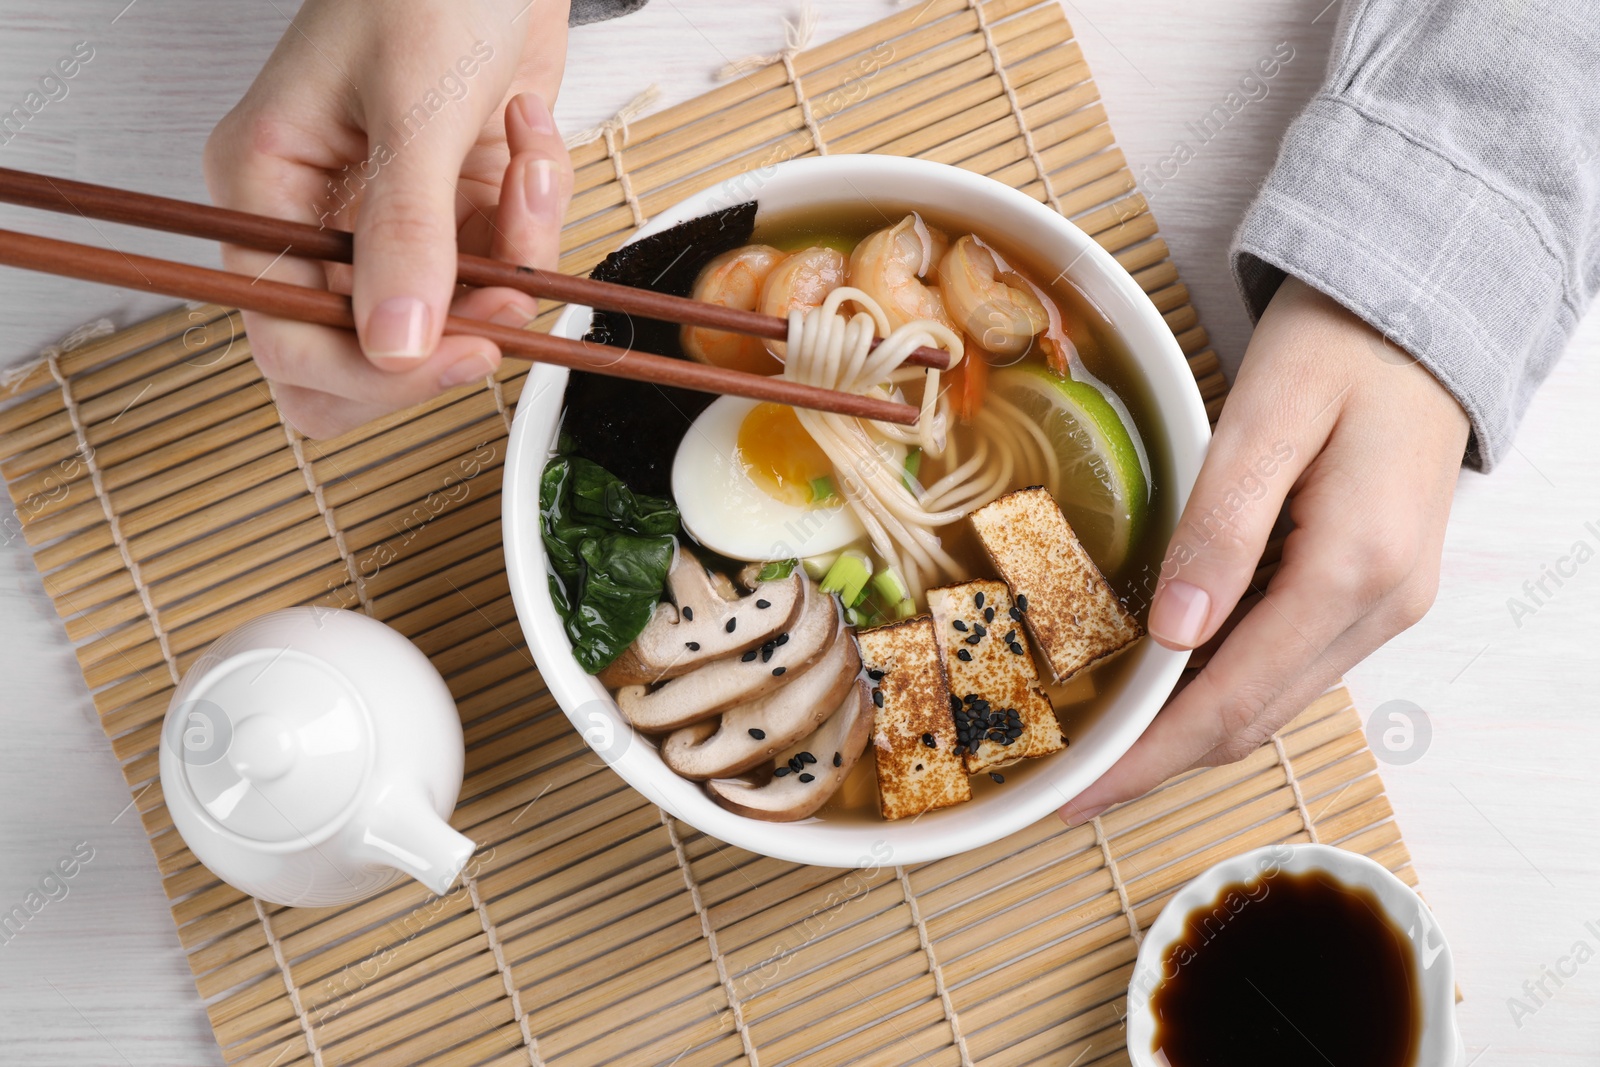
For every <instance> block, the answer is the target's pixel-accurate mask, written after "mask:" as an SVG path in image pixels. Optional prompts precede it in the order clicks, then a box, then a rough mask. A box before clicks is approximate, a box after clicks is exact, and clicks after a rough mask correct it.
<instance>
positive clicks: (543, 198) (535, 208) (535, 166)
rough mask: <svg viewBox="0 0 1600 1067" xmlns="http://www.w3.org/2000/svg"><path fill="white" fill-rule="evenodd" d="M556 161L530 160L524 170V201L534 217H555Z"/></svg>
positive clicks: (556, 207)
mask: <svg viewBox="0 0 1600 1067" xmlns="http://www.w3.org/2000/svg"><path fill="white" fill-rule="evenodd" d="M556 190H557V185H556V161H555V160H553V159H530V160H528V162H527V163H526V164H525V165H524V166H523V168H522V199H523V200H524V201H526V202H527V205H528V211H529V212H530V213H531V214H534V215H545V216H550V215H554V214H555V213H556V211H557V209H558V207H559V205H558V204H557V202H556V201H557V192H556Z"/></svg>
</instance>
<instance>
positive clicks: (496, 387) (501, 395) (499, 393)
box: [486, 374, 513, 435]
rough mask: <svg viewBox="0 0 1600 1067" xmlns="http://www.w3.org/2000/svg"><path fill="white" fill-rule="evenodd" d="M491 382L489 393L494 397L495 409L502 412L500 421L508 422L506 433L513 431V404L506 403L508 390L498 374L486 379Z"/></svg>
mask: <svg viewBox="0 0 1600 1067" xmlns="http://www.w3.org/2000/svg"><path fill="white" fill-rule="evenodd" d="M486 381H487V382H488V383H489V395H490V396H492V397H494V409H495V410H496V411H498V412H499V413H500V421H501V422H503V423H505V424H506V433H507V435H509V434H510V433H511V420H512V418H513V416H512V412H511V405H510V404H507V403H506V391H505V388H504V387H503V386H502V385H501V384H500V378H499V376H498V375H495V374H491V375H489V377H488V378H487V379H486Z"/></svg>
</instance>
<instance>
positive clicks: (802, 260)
mask: <svg viewBox="0 0 1600 1067" xmlns="http://www.w3.org/2000/svg"><path fill="white" fill-rule="evenodd" d="M845 268H846V261H845V257H844V253H843V252H840V251H839V250H838V249H836V248H823V247H815V248H807V249H805V250H804V251H802V252H796V253H794V254H793V255H791V256H790V257H789V258H788V259H786V260H784V261H783V262H782V263H780V264H778V265H777V266H776V267H774V268H773V270H772V273H770V274H768V275H767V281H766V284H765V285H763V286H762V287H761V302H760V304H759V305H758V306H759V308H760V310H761V313H762V314H763V315H776V316H777V317H778V318H780V319H787V318H788V317H789V312H791V311H810V310H811V309H812V308H814V307H821V306H822V302H823V301H824V300H826V299H827V298H828V294H829V293H831V292H833V291H834V290H835V289H837V288H839V286H841V285H843V284H844V277H845ZM767 351H768V352H771V353H772V354H773V355H774V356H777V357H778V358H779V359H782V358H783V353H784V347H783V342H782V341H768V342H767Z"/></svg>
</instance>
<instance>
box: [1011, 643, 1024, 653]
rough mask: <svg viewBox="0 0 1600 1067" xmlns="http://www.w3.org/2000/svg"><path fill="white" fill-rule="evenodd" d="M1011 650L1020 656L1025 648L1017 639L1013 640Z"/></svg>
mask: <svg viewBox="0 0 1600 1067" xmlns="http://www.w3.org/2000/svg"><path fill="white" fill-rule="evenodd" d="M1011 651H1012V652H1013V653H1015V654H1016V655H1018V656H1020V655H1022V653H1023V648H1022V646H1021V645H1019V644H1017V643H1016V642H1015V641H1013V642H1011Z"/></svg>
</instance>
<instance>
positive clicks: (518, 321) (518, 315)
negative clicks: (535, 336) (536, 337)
mask: <svg viewBox="0 0 1600 1067" xmlns="http://www.w3.org/2000/svg"><path fill="white" fill-rule="evenodd" d="M489 321H490V322H492V323H494V324H495V325H496V326H510V327H511V328H512V329H516V330H523V329H527V326H528V323H530V322H532V321H533V316H531V315H529V314H528V310H527V308H525V307H523V306H522V305H521V304H519V303H517V302H516V301H515V300H508V301H506V302H505V303H504V304H501V305H500V308H499V310H498V311H496V312H495V313H494V314H493V315H490V316H489Z"/></svg>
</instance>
